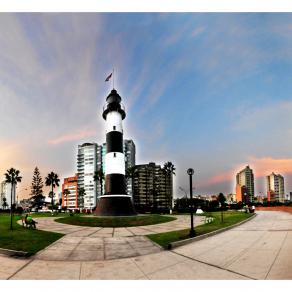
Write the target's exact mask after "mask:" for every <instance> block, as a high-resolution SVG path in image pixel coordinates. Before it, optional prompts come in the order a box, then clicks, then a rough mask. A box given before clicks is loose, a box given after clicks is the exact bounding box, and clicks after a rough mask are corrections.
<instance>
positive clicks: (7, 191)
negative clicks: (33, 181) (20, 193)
mask: <svg viewBox="0 0 292 292" xmlns="http://www.w3.org/2000/svg"><path fill="white" fill-rule="evenodd" d="M3 198H6V203H7V205H8V207H6V208H10V206H11V184H9V183H6V182H5V180H3V181H2V182H1V184H0V208H1V209H3V203H4V201H3ZM14 203H15V187H14V188H13V190H12V204H14Z"/></svg>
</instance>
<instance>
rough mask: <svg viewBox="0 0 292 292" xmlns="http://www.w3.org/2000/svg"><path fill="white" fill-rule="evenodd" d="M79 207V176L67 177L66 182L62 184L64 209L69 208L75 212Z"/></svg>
mask: <svg viewBox="0 0 292 292" xmlns="http://www.w3.org/2000/svg"><path fill="white" fill-rule="evenodd" d="M65 190H67V191H68V192H66V191H65ZM78 205H79V204H78V179H77V175H75V176H72V177H66V178H64V182H63V184H62V207H67V209H70V210H74V209H77V208H79V206H78Z"/></svg>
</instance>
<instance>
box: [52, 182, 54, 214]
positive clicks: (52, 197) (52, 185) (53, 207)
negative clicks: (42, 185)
mask: <svg viewBox="0 0 292 292" xmlns="http://www.w3.org/2000/svg"><path fill="white" fill-rule="evenodd" d="M53 190H54V188H53V184H52V193H51V195H52V213H54V192H53Z"/></svg>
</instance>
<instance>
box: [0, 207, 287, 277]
mask: <svg viewBox="0 0 292 292" xmlns="http://www.w3.org/2000/svg"><path fill="white" fill-rule="evenodd" d="M65 237H66V236H65ZM65 237H64V238H65ZM67 238H69V237H67ZM73 238H78V237H73ZM79 238H80V237H79ZM81 238H82V237H81ZM86 238H87V239H90V238H91V237H90V236H89V237H86ZM111 238H119V237H111ZM0 263H1V264H0V278H1V279H43V280H45V279H72V280H73V279H86V280H89V279H172V280H174V279H193V280H195V279H202V280H203V279H205V280H206V279H224V280H228V279H248V280H249V279H292V215H291V214H288V213H283V212H265V211H263V212H258V216H257V217H255V218H254V219H252V220H251V221H249V222H247V223H245V224H243V225H241V226H239V227H236V228H234V229H231V230H229V231H226V232H223V233H221V234H218V235H215V236H212V237H209V238H206V239H204V240H201V241H198V242H193V243H191V244H188V245H185V246H182V247H178V248H176V249H174V250H172V251H159V252H156V253H152V254H147V255H142V256H134V257H130V258H123V259H115V260H92V261H87V260H81V261H78V260H74V261H72V260H67V261H59V260H58V261H56V260H45V259H39V258H38V257H34V258H32V259H29V260H21V259H15V258H9V257H7V256H4V255H0Z"/></svg>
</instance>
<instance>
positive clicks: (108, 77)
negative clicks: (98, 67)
mask: <svg viewBox="0 0 292 292" xmlns="http://www.w3.org/2000/svg"><path fill="white" fill-rule="evenodd" d="M112 75H113V73H111V74H110V75H109V76H107V77H106V79H105V82H107V81H109V80H110V79H111V77H112Z"/></svg>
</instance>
